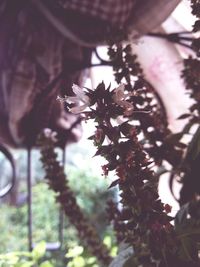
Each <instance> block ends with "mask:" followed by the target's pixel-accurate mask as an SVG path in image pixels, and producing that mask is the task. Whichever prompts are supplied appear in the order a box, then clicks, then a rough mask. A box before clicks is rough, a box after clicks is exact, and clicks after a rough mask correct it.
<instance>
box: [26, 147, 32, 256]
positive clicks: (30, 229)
mask: <svg viewBox="0 0 200 267" xmlns="http://www.w3.org/2000/svg"><path fill="white" fill-rule="evenodd" d="M27 192H28V197H27V205H28V249H29V251H31V250H32V248H33V240H32V232H33V229H32V181H31V148H30V147H29V148H27Z"/></svg>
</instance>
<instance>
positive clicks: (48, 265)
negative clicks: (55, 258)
mask: <svg viewBox="0 0 200 267" xmlns="http://www.w3.org/2000/svg"><path fill="white" fill-rule="evenodd" d="M40 267H54V266H53V265H52V264H51V262H49V261H44V262H42V263H41V264H40Z"/></svg>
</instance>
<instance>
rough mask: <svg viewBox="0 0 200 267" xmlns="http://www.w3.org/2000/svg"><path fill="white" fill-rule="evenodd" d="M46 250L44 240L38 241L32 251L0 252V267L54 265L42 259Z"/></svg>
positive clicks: (47, 266) (46, 266)
mask: <svg viewBox="0 0 200 267" xmlns="http://www.w3.org/2000/svg"><path fill="white" fill-rule="evenodd" d="M45 252H46V244H45V242H40V243H39V244H37V245H36V246H35V248H34V249H33V251H32V252H19V251H18V252H9V253H6V254H0V267H31V266H34V267H54V265H52V263H51V262H50V261H48V260H43V257H44V255H45Z"/></svg>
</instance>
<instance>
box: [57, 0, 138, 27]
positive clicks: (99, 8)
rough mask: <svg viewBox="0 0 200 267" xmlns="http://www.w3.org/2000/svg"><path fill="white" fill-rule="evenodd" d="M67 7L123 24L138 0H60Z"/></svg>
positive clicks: (112, 22)
mask: <svg viewBox="0 0 200 267" xmlns="http://www.w3.org/2000/svg"><path fill="white" fill-rule="evenodd" d="M58 1H59V2H60V4H62V6H63V7H64V8H65V9H68V10H74V11H78V12H80V13H82V14H87V15H90V16H92V17H96V18H100V19H102V20H104V21H107V22H109V23H111V24H112V25H115V26H119V25H120V26H121V25H123V24H124V23H125V22H126V21H127V18H128V17H129V16H130V14H131V11H132V10H133V7H134V5H135V3H136V0H58Z"/></svg>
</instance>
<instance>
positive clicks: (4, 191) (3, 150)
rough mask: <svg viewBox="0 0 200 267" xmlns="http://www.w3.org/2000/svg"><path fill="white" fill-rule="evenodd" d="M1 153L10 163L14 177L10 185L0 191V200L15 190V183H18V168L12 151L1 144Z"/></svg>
mask: <svg viewBox="0 0 200 267" xmlns="http://www.w3.org/2000/svg"><path fill="white" fill-rule="evenodd" d="M0 152H1V153H2V154H3V155H4V156H5V157H6V158H7V160H8V161H9V162H10V165H11V168H12V177H11V181H10V183H8V184H7V185H6V186H5V187H4V188H3V189H1V190H0V198H3V197H5V196H6V195H7V194H8V193H10V191H11V190H12V189H13V187H14V185H15V182H16V167H15V161H14V158H13V156H12V154H11V153H10V151H9V150H8V149H7V148H6V147H5V146H4V145H3V144H0Z"/></svg>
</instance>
